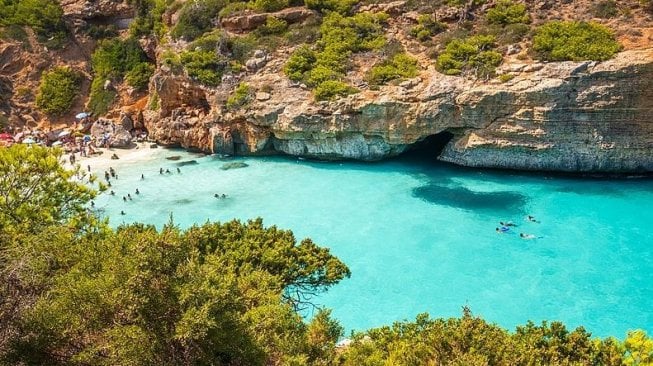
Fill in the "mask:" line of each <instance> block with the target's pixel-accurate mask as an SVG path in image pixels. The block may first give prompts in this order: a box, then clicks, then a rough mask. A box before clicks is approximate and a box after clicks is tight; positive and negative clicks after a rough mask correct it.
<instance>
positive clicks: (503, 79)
mask: <svg viewBox="0 0 653 366" xmlns="http://www.w3.org/2000/svg"><path fill="white" fill-rule="evenodd" d="M514 78H515V75H513V74H501V75H499V81H500V82H502V83H507V82H509V81H510V80H512V79H514Z"/></svg>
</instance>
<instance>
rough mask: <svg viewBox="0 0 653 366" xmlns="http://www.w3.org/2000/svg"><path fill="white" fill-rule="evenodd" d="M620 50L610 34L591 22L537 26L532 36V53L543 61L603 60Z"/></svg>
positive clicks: (604, 28)
mask: <svg viewBox="0 0 653 366" xmlns="http://www.w3.org/2000/svg"><path fill="white" fill-rule="evenodd" d="M620 49H621V46H620V45H619V43H618V42H617V40H616V39H615V36H614V33H613V32H612V31H611V30H610V29H609V28H607V27H606V26H604V25H601V24H598V23H593V22H589V23H588V22H562V21H553V22H549V23H546V24H544V25H542V26H541V27H539V28H538V29H537V30H536V31H535V36H534V37H533V50H534V51H535V52H536V53H537V55H538V57H539V58H540V59H542V60H547V61H584V60H594V61H603V60H607V59H610V58H612V57H613V56H614V55H615V54H616V53H617V52H618V51H619V50H620Z"/></svg>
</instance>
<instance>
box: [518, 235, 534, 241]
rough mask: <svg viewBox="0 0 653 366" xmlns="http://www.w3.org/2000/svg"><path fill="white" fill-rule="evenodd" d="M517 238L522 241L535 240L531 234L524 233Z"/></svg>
mask: <svg viewBox="0 0 653 366" xmlns="http://www.w3.org/2000/svg"><path fill="white" fill-rule="evenodd" d="M519 237H520V238H522V239H524V240H533V239H537V237H536V236H535V235H533V234H524V233H519Z"/></svg>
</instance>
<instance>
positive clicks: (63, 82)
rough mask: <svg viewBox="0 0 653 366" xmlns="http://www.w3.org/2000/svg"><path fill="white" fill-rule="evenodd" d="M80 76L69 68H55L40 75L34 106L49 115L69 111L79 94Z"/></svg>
mask: <svg viewBox="0 0 653 366" xmlns="http://www.w3.org/2000/svg"><path fill="white" fill-rule="evenodd" d="M80 82H81V77H80V74H79V73H78V72H76V71H74V70H72V69H71V68H69V67H55V68H53V69H51V70H50V71H47V72H44V73H43V74H42V75H41V84H40V85H39V90H38V94H37V95H36V106H37V107H38V108H39V109H41V110H42V111H43V112H45V113H47V114H51V115H61V114H64V113H66V112H68V111H69V110H70V107H72V105H73V101H74V100H75V97H76V96H77V94H78V93H79V87H80Z"/></svg>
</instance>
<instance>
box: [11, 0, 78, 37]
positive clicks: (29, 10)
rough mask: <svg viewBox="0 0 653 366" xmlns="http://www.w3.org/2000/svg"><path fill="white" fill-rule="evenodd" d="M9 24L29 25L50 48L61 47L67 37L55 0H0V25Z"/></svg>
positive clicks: (59, 8)
mask: <svg viewBox="0 0 653 366" xmlns="http://www.w3.org/2000/svg"><path fill="white" fill-rule="evenodd" d="M11 25H19V26H28V27H31V28H32V29H33V30H34V32H35V33H36V36H37V38H38V41H39V42H41V43H43V44H45V45H46V46H47V47H50V48H61V47H62V46H64V45H65V43H66V41H67V38H68V33H67V31H66V26H65V24H64V22H63V10H62V9H61V6H60V5H59V3H58V2H57V1H55V0H0V26H11Z"/></svg>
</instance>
